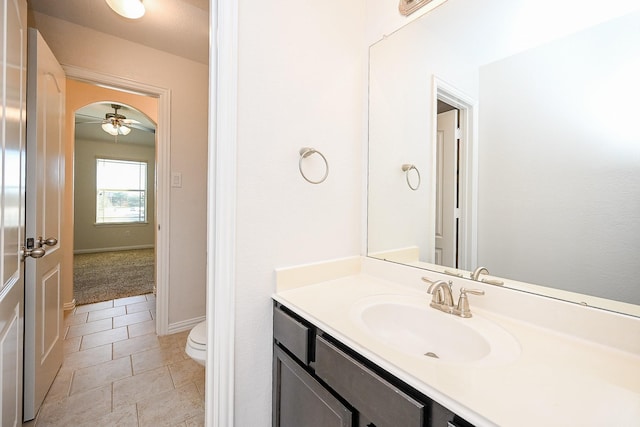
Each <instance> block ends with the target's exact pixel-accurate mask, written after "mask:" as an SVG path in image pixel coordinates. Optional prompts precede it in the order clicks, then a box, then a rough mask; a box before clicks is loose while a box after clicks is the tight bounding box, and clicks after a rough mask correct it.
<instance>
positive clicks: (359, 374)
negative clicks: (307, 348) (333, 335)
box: [315, 336, 424, 427]
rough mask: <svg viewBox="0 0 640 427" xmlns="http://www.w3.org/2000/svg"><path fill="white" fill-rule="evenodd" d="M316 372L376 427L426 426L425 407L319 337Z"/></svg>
mask: <svg viewBox="0 0 640 427" xmlns="http://www.w3.org/2000/svg"><path fill="white" fill-rule="evenodd" d="M315 371H316V375H317V376H318V377H320V378H321V379H322V380H323V381H325V382H326V383H327V384H328V385H329V386H330V387H331V388H333V389H334V390H335V391H336V392H337V393H338V394H339V395H340V396H342V397H343V398H344V399H345V400H347V401H348V402H349V403H350V404H352V405H353V406H354V408H356V409H357V410H358V411H359V412H362V413H363V414H364V415H365V416H366V417H367V418H368V419H370V420H371V422H372V423H373V424H375V425H376V427H400V426H402V427H421V426H423V418H424V404H422V403H420V402H418V401H416V400H415V399H413V398H412V397H410V396H409V395H407V394H405V393H404V392H402V391H401V390H400V389H398V388H397V387H396V386H394V385H393V384H391V383H389V382H388V381H386V380H385V379H383V378H382V377H380V376H379V375H378V374H376V373H375V372H373V371H371V370H370V369H369V368H367V367H365V366H364V365H362V364H361V363H360V362H358V361H357V360H355V359H353V358H352V357H351V356H349V355H348V354H346V353H344V352H343V351H342V350H340V349H338V348H337V347H336V346H334V345H333V344H331V343H330V342H328V341H327V340H325V339H323V338H322V337H319V336H318V337H316V357H315Z"/></svg>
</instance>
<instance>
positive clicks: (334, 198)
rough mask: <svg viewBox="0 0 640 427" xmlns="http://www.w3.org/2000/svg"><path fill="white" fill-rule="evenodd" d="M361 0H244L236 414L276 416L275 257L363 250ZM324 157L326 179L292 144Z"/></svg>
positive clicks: (244, 422)
mask: <svg viewBox="0 0 640 427" xmlns="http://www.w3.org/2000/svg"><path fill="white" fill-rule="evenodd" d="M363 7H364V3H363V2H361V1H356V2H343V1H340V0H328V1H321V2H291V1H285V0H273V1H268V2H264V1H244V2H240V3H239V26H240V28H239V47H238V54H239V79H238V85H239V89H238V173H237V176H238V188H237V241H236V247H237V253H236V256H237V267H236V285H235V290H236V300H237V304H236V334H235V342H236V348H235V354H236V360H235V387H236V392H235V398H236V400H235V405H236V406H235V424H236V425H238V426H269V425H271V393H272V392H271V375H272V374H271V368H272V365H271V363H272V333H271V315H272V301H271V299H270V296H271V294H272V293H273V292H274V291H275V272H274V269H275V268H277V267H282V266H288V265H295V264H300V263H307V262H314V261H319V260H325V259H329V258H338V257H344V256H352V255H358V254H359V253H360V239H361V233H362V232H361V221H360V218H361V194H362V191H363V188H362V179H361V174H362V169H361V164H362V161H361V159H362V155H363V153H362V142H363V137H364V135H363V127H362V118H363V105H362V99H363V96H364V90H365V88H366V86H365V82H364V62H363V61H365V60H366V57H365V52H364V49H363V36H362V35H363V34H364V9H363ZM304 146H312V147H315V148H317V149H318V150H320V151H321V152H322V153H323V154H324V155H325V156H326V157H327V160H328V161H329V164H330V168H331V169H330V173H329V177H328V178H327V180H326V182H324V183H322V184H320V185H312V184H309V183H307V182H306V181H304V180H303V178H302V177H301V176H300V174H299V172H298V156H299V155H298V150H299V149H300V148H301V147H304Z"/></svg>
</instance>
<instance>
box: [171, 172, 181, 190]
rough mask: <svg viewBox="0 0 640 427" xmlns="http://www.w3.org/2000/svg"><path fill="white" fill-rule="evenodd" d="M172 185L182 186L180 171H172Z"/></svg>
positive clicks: (175, 186)
mask: <svg viewBox="0 0 640 427" xmlns="http://www.w3.org/2000/svg"><path fill="white" fill-rule="evenodd" d="M171 186H172V187H174V188H182V174H181V173H180V172H171Z"/></svg>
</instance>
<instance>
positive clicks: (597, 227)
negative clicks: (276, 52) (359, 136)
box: [368, 0, 640, 311]
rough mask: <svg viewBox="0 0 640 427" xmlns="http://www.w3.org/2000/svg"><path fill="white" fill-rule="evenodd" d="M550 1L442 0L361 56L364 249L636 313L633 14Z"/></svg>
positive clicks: (636, 57) (637, 71)
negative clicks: (365, 129) (364, 59)
mask: <svg viewBox="0 0 640 427" xmlns="http://www.w3.org/2000/svg"><path fill="white" fill-rule="evenodd" d="M476 3H482V4H476ZM547 3H548V2H532V1H525V0H519V1H500V0H492V1H486V2H472V1H464V0H456V1H449V2H447V3H445V4H444V5H442V6H441V7H439V8H437V9H435V10H434V11H432V12H430V13H429V14H426V15H424V16H423V17H421V18H419V19H417V20H415V21H413V22H412V23H411V24H409V25H407V26H405V27H403V28H402V29H401V30H399V31H397V32H395V33H394V34H392V35H390V36H388V37H386V38H384V39H383V40H381V41H379V42H378V43H376V44H374V45H373V46H372V47H371V49H370V71H369V73H370V83H369V96H370V99H369V194H368V197H369V200H368V254H369V256H374V257H378V258H383V259H387V260H390V261H395V262H402V263H405V264H410V265H414V266H419V267H423V268H427V269H433V270H438V271H444V272H448V273H450V274H460V275H464V277H470V275H471V272H472V271H473V270H474V269H476V268H477V267H479V266H484V267H486V268H487V269H488V271H489V272H490V273H489V274H487V271H484V270H483V271H481V272H480V275H479V277H480V278H484V279H485V280H490V281H492V282H495V283H496V284H500V283H502V282H504V284H505V286H512V287H516V288H524V289H526V290H528V291H534V292H539V293H542V294H547V295H552V296H556V297H557V296H560V297H562V298H566V299H568V300H572V301H576V302H583V301H585V302H587V303H588V304H589V305H595V306H602V307H606V308H609V307H608V306H609V301H608V300H611V301H618V302H623V303H628V304H631V305H639V304H640V289H639V288H638V279H637V278H638V277H640V257H638V256H637V250H638V245H639V244H638V242H640V137H639V136H638V135H640V133H638V132H636V131H634V129H633V123H634V122H635V119H636V118H637V117H640V104H639V103H638V102H637V99H638V98H640V78H638V76H640V48H639V46H640V12H639V9H640V6H638V5H632V4H631V3H632V2H628V1H614V2H610V3H609V2H608V3H607V5H606V6H602V5H601V6H600V7H599V8H596V7H595V3H594V6H589V5H584V4H583V3H584V2H582V3H580V4H582V6H580V4H578V3H577V2H576V1H572V0H562V1H557V2H553V8H545V5H547V6H549V5H550V3H549V4H547ZM403 165H412V166H414V167H415V169H416V170H417V171H418V172H419V174H420V176H421V185H420V186H419V188H417V189H415V190H414V188H412V187H411V186H410V185H408V184H410V183H415V182H417V181H416V178H415V176H413V175H411V176H409V175H407V173H413V171H414V170H413V169H412V170H405V168H403ZM522 282H525V283H522ZM621 306H622V308H620V307H621ZM627 308H629V311H634V310H635V308H634V307H627ZM613 309H615V310H621V311H625V305H624V304H622V305H616V306H615V308H613Z"/></svg>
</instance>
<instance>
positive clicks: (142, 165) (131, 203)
mask: <svg viewBox="0 0 640 427" xmlns="http://www.w3.org/2000/svg"><path fill="white" fill-rule="evenodd" d="M96 195H97V197H96V223H97V224H105V223H123V222H124V223H128V222H146V220H147V163H146V162H133V161H127V160H110V159H96Z"/></svg>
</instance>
